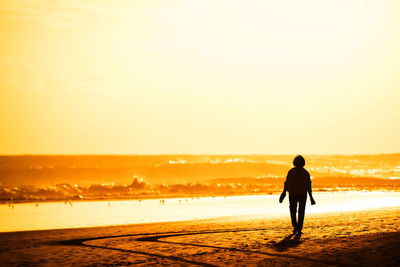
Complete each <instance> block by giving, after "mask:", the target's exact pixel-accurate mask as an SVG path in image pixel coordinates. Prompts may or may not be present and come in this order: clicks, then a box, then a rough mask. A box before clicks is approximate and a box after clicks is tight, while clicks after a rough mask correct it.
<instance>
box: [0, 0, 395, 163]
mask: <svg viewBox="0 0 400 267" xmlns="http://www.w3.org/2000/svg"><path fill="white" fill-rule="evenodd" d="M0 39H1V42H0V72H1V73H2V75H1V76H0V106H1V109H0V121H1V125H0V127H1V130H0V154H25V153H30V154H81V153H85V154H114V153H116V154H165V153H169V154H176V153H188V154H193V153H195V154H236V153H242V154H243V153H247V154H252V153H255V154H260V153H261V154H268V153H275V154H294V153H314V154H315V153H316V154H331V153H339V154H343V153H344V154H346V153H351V154H358V153H393V152H398V151H400V141H399V140H400V139H399V138H398V136H400V126H399V123H398V121H399V119H400V105H399V104H398V100H399V99H400V90H399V88H400V73H399V70H400V53H399V47H400V2H399V1H396V0H392V1H389V0H386V1H365V0H363V1H361V0H360V1H358V0H356V1H316V0H306V1H301V2H299V1H210V0H201V1H178V0H169V1H154V0H146V1H123V0H118V1H99V0H79V1H78V0H61V1H56V2H54V1H46V0H43V1H39V0H37V1H11V0H3V1H1V3H0ZM175 163H176V164H178V163H179V162H174V163H171V164H175Z"/></svg>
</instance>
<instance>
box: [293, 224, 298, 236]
mask: <svg viewBox="0 0 400 267" xmlns="http://www.w3.org/2000/svg"><path fill="white" fill-rule="evenodd" d="M297 231H298V230H297V227H296V226H295V227H294V228H293V235H295V234H297Z"/></svg>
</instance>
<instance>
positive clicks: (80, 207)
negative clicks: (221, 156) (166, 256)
mask: <svg viewBox="0 0 400 267" xmlns="http://www.w3.org/2000/svg"><path fill="white" fill-rule="evenodd" d="M278 198H279V196H278V195H250V196H228V197H201V198H170V199H164V201H165V202H162V200H160V199H147V200H142V201H139V200H124V201H122V200H115V201H76V202H71V203H69V202H44V203H17V204H14V206H13V207H12V206H9V205H8V204H1V205H0V232H13V231H28V230H45V229H64V228H80V227H95V226H108V225H126V224H139V223H152V222H170V221H184V220H198V219H209V218H219V217H225V216H246V215H247V216H252V215H260V216H264V215H265V216H268V218H277V217H283V216H287V217H288V219H289V208H288V198H286V199H285V200H284V202H283V203H282V204H280V203H279V202H278ZM314 198H315V200H316V202H317V204H316V205H314V206H311V205H310V202H309V200H307V208H306V214H310V213H325V212H338V211H355V210H366V209H378V208H384V207H400V193H399V192H332V193H318V192H317V193H314ZM36 204H37V205H36Z"/></svg>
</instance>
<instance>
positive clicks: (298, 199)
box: [289, 193, 307, 232]
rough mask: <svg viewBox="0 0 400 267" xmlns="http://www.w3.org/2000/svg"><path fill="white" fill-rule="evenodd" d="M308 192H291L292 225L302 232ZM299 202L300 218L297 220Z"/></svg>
mask: <svg viewBox="0 0 400 267" xmlns="http://www.w3.org/2000/svg"><path fill="white" fill-rule="evenodd" d="M306 201H307V194H290V193H289V203H290V204H289V209H290V217H291V218H292V225H293V227H296V228H297V230H298V231H299V232H300V231H301V229H303V221H304V212H305V210H306ZM297 204H298V206H299V215H298V220H296V213H297Z"/></svg>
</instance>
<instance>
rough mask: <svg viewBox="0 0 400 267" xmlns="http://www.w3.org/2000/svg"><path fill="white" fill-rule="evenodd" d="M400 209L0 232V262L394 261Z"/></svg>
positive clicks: (399, 250) (399, 248)
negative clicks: (297, 229) (296, 218)
mask: <svg viewBox="0 0 400 267" xmlns="http://www.w3.org/2000/svg"><path fill="white" fill-rule="evenodd" d="M399 218H400V208H399V207H396V208H381V209H379V210H368V211H358V212H357V211H348V212H336V213H324V214H311V215H307V214H306V218H305V225H304V229H303V234H302V235H301V236H300V237H299V236H297V237H296V236H291V235H290V234H291V231H292V227H291V225H290V218H289V215H288V216H287V218H275V219H271V218H269V217H268V216H235V217H224V218H219V219H208V220H195V221H183V222H169V223H165V222H164V223H150V224H136V225H124V226H109V227H92V228H77V229H64V230H45V231H26V232H11V233H1V234H0V241H1V242H0V258H1V261H2V262H1V265H2V266H17V265H33V266H71V265H73V266H110V265H111V266H129V265H136V266H147V265H174V266H192V265H193V266H196V265H197V266H227V265H235V266H328V265H329V266H399V265H400V231H399V230H400V229H399Z"/></svg>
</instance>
